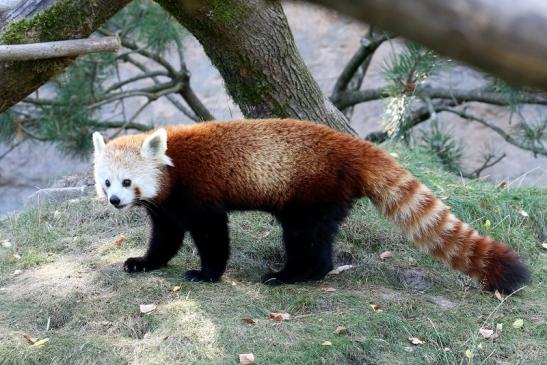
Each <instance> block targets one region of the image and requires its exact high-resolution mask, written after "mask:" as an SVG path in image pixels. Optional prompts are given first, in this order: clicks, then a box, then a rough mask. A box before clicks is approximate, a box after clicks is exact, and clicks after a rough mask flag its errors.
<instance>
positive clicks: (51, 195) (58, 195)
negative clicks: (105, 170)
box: [25, 186, 95, 208]
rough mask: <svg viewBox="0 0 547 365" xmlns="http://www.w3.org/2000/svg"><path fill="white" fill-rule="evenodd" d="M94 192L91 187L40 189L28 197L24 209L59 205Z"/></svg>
mask: <svg viewBox="0 0 547 365" xmlns="http://www.w3.org/2000/svg"><path fill="white" fill-rule="evenodd" d="M94 190H95V189H94V187H93V186H80V187H69V188H48V189H40V190H38V191H36V192H35V193H34V194H32V195H31V196H29V197H28V199H27V201H26V202H25V207H27V208H37V207H40V206H43V205H47V204H53V203H61V202H64V201H67V200H71V199H76V198H80V197H83V196H86V195H91V194H92V193H93V192H94Z"/></svg>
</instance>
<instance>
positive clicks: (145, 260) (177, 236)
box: [123, 212, 184, 273]
mask: <svg viewBox="0 0 547 365" xmlns="http://www.w3.org/2000/svg"><path fill="white" fill-rule="evenodd" d="M150 217H151V220H152V232H151V236H150V242H149V245H148V250H147V251H146V254H145V255H144V256H141V257H130V258H128V259H127V260H126V261H125V263H124V265H123V269H124V270H125V271H126V272H129V273H131V272H141V271H152V270H156V269H159V268H161V267H164V266H166V265H167V262H169V260H171V258H173V256H175V255H176V254H177V252H178V250H179V248H180V246H181V245H182V240H183V238H184V231H183V230H182V229H180V227H177V226H175V225H173V224H170V223H168V221H167V219H166V218H165V217H164V216H163V215H159V214H158V213H157V212H155V213H151V214H150Z"/></svg>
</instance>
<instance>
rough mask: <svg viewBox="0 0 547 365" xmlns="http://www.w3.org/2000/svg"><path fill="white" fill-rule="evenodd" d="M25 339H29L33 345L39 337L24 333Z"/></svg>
mask: <svg viewBox="0 0 547 365" xmlns="http://www.w3.org/2000/svg"><path fill="white" fill-rule="evenodd" d="M23 337H24V338H25V340H27V341H28V342H29V343H30V344H31V345H34V344H35V343H36V342H38V339H37V338H36V337H32V336H29V335H23Z"/></svg>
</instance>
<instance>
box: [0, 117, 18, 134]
mask: <svg viewBox="0 0 547 365" xmlns="http://www.w3.org/2000/svg"><path fill="white" fill-rule="evenodd" d="M14 118H15V117H14V115H13V113H12V112H10V111H7V112H5V113H0V141H2V142H8V141H11V140H13V139H15V136H16V134H17V123H15V119H14Z"/></svg>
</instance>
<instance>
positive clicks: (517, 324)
mask: <svg viewBox="0 0 547 365" xmlns="http://www.w3.org/2000/svg"><path fill="white" fill-rule="evenodd" d="M523 325H524V320H522V319H520V318H518V319H516V320H515V322H513V328H521V327H522V326H523Z"/></svg>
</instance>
